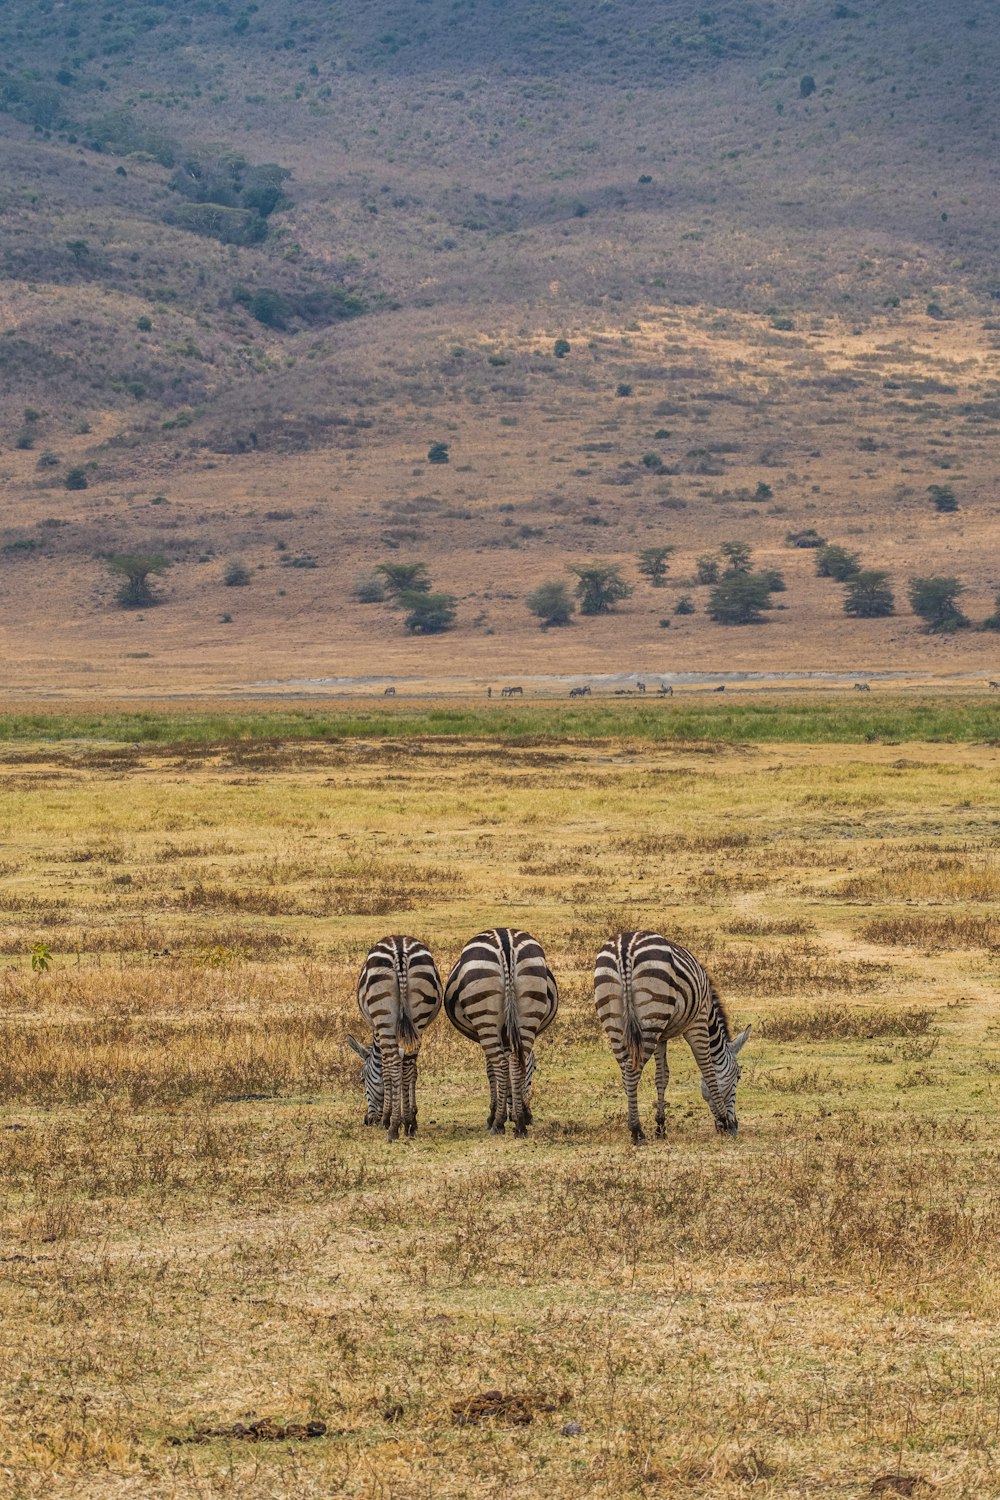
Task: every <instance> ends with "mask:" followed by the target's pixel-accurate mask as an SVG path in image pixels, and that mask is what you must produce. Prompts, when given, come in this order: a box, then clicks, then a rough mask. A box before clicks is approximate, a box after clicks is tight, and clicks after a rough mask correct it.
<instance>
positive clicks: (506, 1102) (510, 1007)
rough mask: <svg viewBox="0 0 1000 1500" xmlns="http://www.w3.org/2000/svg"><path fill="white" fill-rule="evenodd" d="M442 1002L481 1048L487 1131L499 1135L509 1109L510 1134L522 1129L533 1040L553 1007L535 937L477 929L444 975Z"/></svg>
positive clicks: (554, 995)
mask: <svg viewBox="0 0 1000 1500" xmlns="http://www.w3.org/2000/svg"><path fill="white" fill-rule="evenodd" d="M444 1008H445V1012H446V1013H447V1016H448V1019H449V1021H451V1023H452V1025H453V1026H454V1027H455V1028H456V1029H457V1030H458V1031H460V1032H461V1033H462V1035H463V1036H467V1037H468V1038H469V1040H470V1041H473V1042H478V1043H479V1045H480V1047H482V1049H483V1051H484V1052H485V1053H486V1076H487V1078H488V1079H489V1084H490V1113H489V1118H488V1120H487V1121H486V1124H487V1127H488V1129H489V1131H490V1133H491V1134H492V1135H503V1133H504V1128H505V1126H506V1122H507V1118H508V1110H509V1112H510V1118H511V1119H512V1120H513V1122H514V1134H515V1135H527V1133H528V1125H529V1124H530V1123H531V1111H530V1109H528V1108H527V1102H526V1098H525V1095H526V1093H527V1092H528V1090H529V1089H530V1086H531V1080H532V1077H533V1075H534V1045H535V1041H536V1039H537V1038H538V1037H539V1036H540V1035H541V1034H542V1032H543V1031H544V1030H545V1029H546V1027H548V1026H550V1025H551V1024H552V1021H553V1019H554V1017H555V1014H556V1011H557V1010H558V1008H559V991H558V989H557V987H556V982H555V979H554V977H553V975H552V970H551V969H550V968H549V966H548V964H547V963H546V962H545V954H544V952H543V950H542V946H541V944H540V943H539V942H537V941H536V940H535V938H533V937H532V936H531V934H530V933H528V932H521V931H520V930H518V929H517V928H513V927H496V928H493V929H491V930H490V931H489V932H481V933H479V934H478V935H477V936H476V937H474V938H472V939H470V941H469V942H468V943H466V945H465V947H464V948H463V949H462V952H461V953H460V955H459V958H458V962H457V963H456V965H455V967H454V968H453V969H452V971H451V973H450V974H449V976H448V983H447V984H446V985H445V990H444Z"/></svg>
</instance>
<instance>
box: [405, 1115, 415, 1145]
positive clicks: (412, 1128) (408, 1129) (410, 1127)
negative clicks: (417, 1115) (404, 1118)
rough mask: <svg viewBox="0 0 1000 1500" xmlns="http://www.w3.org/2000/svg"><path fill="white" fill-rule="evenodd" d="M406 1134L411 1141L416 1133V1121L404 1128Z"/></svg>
mask: <svg viewBox="0 0 1000 1500" xmlns="http://www.w3.org/2000/svg"><path fill="white" fill-rule="evenodd" d="M406 1133H407V1135H408V1136H409V1137H410V1139H411V1140H412V1138H413V1137H414V1136H415V1135H416V1133H417V1122H416V1120H414V1121H413V1122H412V1123H411V1124H409V1125H407V1127H406Z"/></svg>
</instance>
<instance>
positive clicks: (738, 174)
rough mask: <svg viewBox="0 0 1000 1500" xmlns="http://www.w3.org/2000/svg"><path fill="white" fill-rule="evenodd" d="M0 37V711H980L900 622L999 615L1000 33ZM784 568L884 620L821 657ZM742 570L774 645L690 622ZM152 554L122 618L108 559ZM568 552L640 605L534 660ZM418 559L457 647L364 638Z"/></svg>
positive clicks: (92, 27) (960, 14)
mask: <svg viewBox="0 0 1000 1500" xmlns="http://www.w3.org/2000/svg"><path fill="white" fill-rule="evenodd" d="M0 40H2V41H3V45H4V54H3V55H4V64H3V67H2V68H0V148H2V151H3V160H4V167H5V171H4V176H3V185H2V189H0V209H2V216H3V217H2V226H3V240H2V250H0V449H2V452H0V483H2V486H3V489H2V497H3V513H2V516H0V607H2V615H3V621H2V628H3V631H4V639H3V646H4V648H5V655H6V658H7V661H8V662H9V663H10V664H11V665H10V667H9V673H8V676H7V681H8V684H9V685H11V686H18V685H20V686H23V687H28V686H30V685H35V684H39V683H41V684H43V685H45V686H47V687H51V686H59V685H70V686H74V687H77V688H80V687H88V688H92V689H95V690H97V691H112V690H118V689H121V688H123V687H127V686H128V685H129V684H130V683H132V682H135V683H136V684H137V685H139V686H145V687H149V688H152V689H155V690H159V689H160V688H163V689H166V688H168V687H169V688H171V689H178V688H195V687H202V686H208V687H211V686H218V685H221V684H223V683H225V684H237V685H245V684H247V683H248V682H253V681H257V680H260V679H262V678H276V679H288V678H292V677H298V676H324V675H348V674H351V673H360V674H371V673H388V674H401V675H412V674H417V675H421V676H423V675H429V676H431V677H434V676H439V675H446V674H449V673H454V672H456V671H460V672H467V673H469V674H471V675H472V676H475V677H483V678H486V677H489V676H492V675H493V674H494V673H495V672H497V671H498V670H501V671H507V670H510V671H512V672H513V671H516V672H527V673H531V672H544V671H584V672H594V671H600V670H602V669H605V670H632V669H635V670H641V671H645V672H649V671H656V670H685V669H705V670H718V669H721V668H724V667H726V666H734V667H736V668H747V667H762V668H764V669H767V670H782V669H786V668H788V667H789V666H801V665H806V666H809V667H812V668H822V667H837V668H840V669H842V670H844V671H846V672H848V673H850V672H854V671H858V670H862V669H866V668H867V669H877V668H879V667H901V668H906V669H910V670H914V671H917V672H920V673H923V674H925V675H928V676H935V675H938V674H941V673H945V672H949V671H967V672H973V673H976V674H980V675H982V676H984V677H989V676H992V677H996V676H997V669H996V667H995V662H996V659H997V653H996V649H995V643H996V636H995V634H994V633H992V632H989V633H986V634H982V633H976V632H971V631H962V632H959V633H958V634H956V635H953V636H933V637H929V636H927V635H924V634H922V633H921V631H920V628H919V627H920V622H919V621H918V620H917V619H916V618H915V617H914V616H912V615H911V614H910V612H909V606H908V604H907V601H906V585H907V580H908V579H909V578H910V577H911V576H922V575H925V574H927V573H942V574H946V575H949V576H954V577H956V578H958V579H959V580H960V581H961V583H962V584H963V586H964V587H965V589H966V593H965V594H964V595H963V596H962V599H961V604H962V608H963V609H964V611H965V612H966V614H967V615H968V616H969V617H970V618H971V619H972V620H973V621H974V622H976V621H982V620H983V619H986V618H987V617H990V616H992V615H994V614H995V613H996V610H995V604H994V595H995V592H996V589H997V586H998V584H1000V578H998V576H997V573H996V568H995V563H994V557H995V555H996V527H997V508H996V500H995V495H996V483H997V473H996V463H995V458H994V451H995V444H994V439H995V435H996V432H997V430H998V423H1000V376H998V366H997V359H998V346H997V333H998V329H1000V318H998V317H997V314H998V308H997V304H996V293H997V292H998V291H1000V283H998V282H997V279H996V267H995V257H994V253H993V251H994V243H993V231H992V225H993V222H994V218H995V210H996V189H995V182H994V180H993V174H992V165H991V164H992V161H993V157H994V155H995V141H994V138H993V137H994V134H995V132H994V121H993V117H992V114H991V111H990V109H989V107H988V106H989V101H990V98H991V90H992V88H993V83H994V79H995V76H996V68H997V61H998V58H997V53H998V49H1000V21H998V19H997V16H996V13H995V11H994V10H993V9H991V8H988V7H981V6H975V5H973V4H971V3H969V4H960V5H959V6H958V7H957V9H955V8H952V9H951V10H950V11H949V12H948V14H947V16H943V15H942V14H941V13H940V11H939V8H938V7H935V6H932V5H931V4H929V3H919V4H916V5H911V6H907V7H905V8H900V7H897V6H894V5H890V4H877V5H874V6H865V7H853V6H849V5H839V6H831V5H827V4H825V3H824V4H819V3H818V0H802V3H787V4H760V5H743V4H735V3H725V4H722V5H719V6H717V7H715V8H714V9H712V10H711V11H705V10H703V11H696V10H695V9H694V8H693V7H691V6H688V5H685V4H681V3H679V0H672V3H668V4H665V5H664V4H662V3H658V4H653V3H652V0H628V3H626V0H619V3H603V4H597V3H594V4H583V5H579V6H574V7H573V8H572V9H565V10H560V9H559V8H558V7H556V8H554V7H552V6H550V5H548V4H541V3H529V0H518V3H516V4H512V5H505V6H504V7H503V9H502V12H501V11H499V10H498V9H497V8H496V7H495V6H494V5H487V4H479V5H476V4H459V5H452V4H445V3H444V0H429V3H421V4H417V3H409V0H407V3H400V4H397V5H390V4H380V5H362V4H360V0H355V3H352V4H346V5H342V6H338V7H337V10H336V14H335V15H334V14H331V13H330V11H329V9H328V7H325V6H320V5H313V4H304V3H303V4H292V5H288V4H281V5H279V4H277V3H276V0H264V3H261V4H259V5H249V6H246V7H240V6H237V5H235V4H232V5H230V4H228V3H222V4H219V5H216V6H211V7H209V6H207V5H205V6H196V7H192V8H189V9H180V10H178V9H176V8H168V7H165V6H163V7H161V6H154V5H150V6H147V7H145V8H144V9H142V10H141V11H136V10H135V9H134V8H133V7H125V6H123V5H115V4H108V5H102V6H100V7H98V6H97V5H94V4H86V3H82V0H81V3H77V4H75V5H74V6H73V7H72V8H71V9H66V8H60V7H41V8H35V7H28V6H27V5H24V4H19V3H15V4H12V5H9V6H8V7H7V8H6V9H5V11H4V15H3V18H2V21H0ZM995 324H996V326H995ZM558 339H562V340H565V342H566V343H567V344H568V345H569V351H568V353H565V354H564V355H563V356H562V357H557V355H556V353H555V346H556V340H558ZM626 390H627V391H629V392H630V394H617V393H618V392H625V391H626ZM434 442H446V443H448V444H449V447H450V462H449V463H448V464H446V465H445V464H440V465H430V464H428V463H427V454H428V451H429V448H430V445H431V444H432V443H434ZM73 468H82V469H83V471H84V473H83V477H84V478H85V479H86V481H87V488H86V489H79V490H73V489H67V488H66V487H65V485H66V478H67V475H68V474H69V473H70V471H71V470H72V469H73ZM933 485H938V486H941V485H946V486H950V488H951V489H952V491H953V493H954V496H955V500H956V503H957V505H958V509H957V510H956V511H954V512H951V513H939V512H938V511H936V510H935V509H934V507H933V505H932V503H931V500H930V498H929V490H930V487H931V486H933ZM761 486H765V487H766V489H761V488H760V487H761ZM809 529H813V530H815V531H818V532H819V533H820V534H822V535H823V536H825V537H827V539H828V540H829V541H831V542H836V543H838V544H839V545H843V546H846V547H847V548H848V549H849V550H851V551H853V552H856V553H857V554H858V555H859V558H860V561H861V564H862V566H867V567H880V568H886V569H888V570H889V572H890V573H891V582H892V585H893V587H894V589H895V593H896V603H897V614H896V615H895V616H893V617H890V618H887V619H872V620H851V619H848V618H847V617H845V615H844V614H843V612H842V589H841V586H840V585H839V584H837V583H835V582H833V581H831V580H829V579H816V578H815V577H814V566H813V565H814V554H813V553H812V552H810V551H809V550H806V549H802V550H800V549H798V548H792V547H790V546H789V545H788V543H787V540H786V539H787V537H788V536H789V535H790V534H796V533H800V532H802V531H805V530H809ZM728 539H736V540H746V541H749V542H752V543H753V545H754V546H755V548H756V555H755V562H756V564H757V565H758V566H761V567H766V568H771V569H773V568H780V569H781V571H782V572H783V573H784V574H785V576H786V582H787V590H786V592H784V593H782V594H780V595H775V596H774V603H775V604H776V605H777V606H778V608H777V609H775V610H773V611H772V612H770V614H769V615H768V616H767V619H768V624H767V625H766V626H759V627H749V626H748V627H728V628H727V627H723V626H719V625H716V624H715V623H713V622H712V621H711V620H710V619H709V618H708V617H707V615H706V614H705V606H706V603H707V589H706V588H705V587H704V586H700V587H693V586H692V585H691V579H692V577H693V569H694V563H695V559H696V558H697V557H699V556H701V555H702V554H704V553H705V552H707V551H712V550H714V549H715V548H717V546H718V544H719V543H720V542H721V541H724V540H728ZM654 545H670V546H673V547H674V548H675V549H676V550H675V552H674V553H673V554H672V556H671V560H670V570H669V575H668V580H667V585H666V587H665V588H663V589H655V590H654V589H652V588H650V587H649V586H648V584H646V583H644V582H640V581H639V578H638V575H637V572H636V554H637V552H638V551H639V550H640V548H641V547H644V546H654ZM142 551H152V552H156V553H161V554H163V555H164V557H165V558H166V559H167V561H168V562H169V563H170V564H172V566H171V567H170V570H169V572H168V573H166V574H165V575H164V576H163V578H162V579H161V582H160V584H159V588H160V592H161V595H162V601H163V602H162V603H161V605H160V607H159V608H157V609H156V610H155V611H152V610H151V611H149V612H148V613H147V614H146V617H145V619H143V620H140V619H138V618H137V616H136V615H135V614H134V613H123V612H121V611H118V610H117V608H116V607H115V605H114V602H113V593H114V587H115V583H114V580H113V579H112V578H111V576H110V574H109V572H108V568H107V558H108V557H109V556H110V555H112V554H115V553H119V552H127V553H136V552H142ZM593 558H608V559H610V560H612V561H616V562H618V563H619V564H620V565H621V567H622V570H623V573H624V574H625V576H626V577H627V578H628V579H629V581H631V582H633V583H635V584H636V585H637V586H636V588H635V592H634V594H633V596H632V598H631V599H630V600H628V601H626V602H625V603H624V604H623V605H621V606H620V607H619V610H618V612H617V614H616V615H615V616H613V617H598V618H595V619H587V620H585V619H580V618H579V617H578V618H577V621H576V623H575V624H574V625H573V626H572V628H571V629H567V630H564V631H549V632H544V633H543V632H541V631H540V630H539V629H538V626H537V623H536V622H535V620H534V619H533V618H532V617H531V616H530V615H529V614H528V612H527V610H526V609H525V606H524V596H525V594H526V593H527V592H529V591H530V590H531V589H532V588H533V587H535V586H536V585H537V584H539V583H540V582H542V581H544V580H546V579H548V578H553V577H563V578H565V577H567V576H568V575H567V574H566V571H565V570H566V568H567V566H571V565H575V564H579V563H584V562H586V561H588V559H593ZM400 559H414V560H424V561H426V562H428V563H429V564H430V566H431V573H432V578H433V582H434V586H435V587H436V588H438V589H445V590H447V591H449V592H452V593H454V594H455V595H456V596H457V600H458V622H457V628H456V630H455V631H454V632H452V633H449V634H448V635H446V636H444V637H442V638H440V639H433V640H432V639H424V638H412V637H409V636H407V634H406V632H405V630H404V628H403V624H402V619H401V617H400V615H398V614H397V613H394V612H393V611H391V610H389V609H387V608H385V607H384V606H380V605H363V604H360V603H357V602H355V601H354V600H353V598H352V589H353V587H354V585H355V584H356V582H357V579H358V577H359V575H363V574H367V573H368V572H370V571H371V569H372V568H373V567H375V566H377V565H378V564H379V563H380V562H383V561H386V560H388V561H393V560H400ZM234 561H238V562H241V563H242V564H243V565H244V566H245V568H246V569H247V570H248V571H249V574H250V579H251V582H250V584H249V585H248V586H244V587H241V588H226V587H225V585H224V583H223V577H224V575H225V573H226V570H227V568H228V567H229V565H230V564H231V563H232V562H234ZM684 594H689V595H690V596H691V598H692V602H693V604H694V609H695V612H694V613H693V614H688V615H685V614H681V615H675V614H674V609H675V606H676V604H677V602H678V600H679V599H680V598H681V596H682V595H684ZM223 616H229V617H231V618H229V619H223V618H222V617H223ZM663 621H667V622H668V623H669V635H667V633H666V629H665V627H664V625H663V624H662V623H661V622H663ZM147 652H148V655H146V654H142V655H140V654H139V653H147ZM144 664H145V665H144Z"/></svg>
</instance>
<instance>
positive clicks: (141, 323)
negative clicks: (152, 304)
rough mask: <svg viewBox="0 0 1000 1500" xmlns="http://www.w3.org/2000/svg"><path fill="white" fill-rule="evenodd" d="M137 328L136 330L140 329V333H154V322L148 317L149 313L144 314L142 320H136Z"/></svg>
mask: <svg viewBox="0 0 1000 1500" xmlns="http://www.w3.org/2000/svg"><path fill="white" fill-rule="evenodd" d="M135 326H136V328H138V330H139V332H140V333H152V331H153V320H152V318H151V317H149V316H148V314H147V313H143V315H142V317H141V318H136V320H135Z"/></svg>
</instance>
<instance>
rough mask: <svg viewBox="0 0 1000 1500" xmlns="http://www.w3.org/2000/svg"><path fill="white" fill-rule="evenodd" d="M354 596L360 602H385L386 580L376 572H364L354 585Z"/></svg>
mask: <svg viewBox="0 0 1000 1500" xmlns="http://www.w3.org/2000/svg"><path fill="white" fill-rule="evenodd" d="M353 593H354V598H355V600H356V601H357V603H358V604H384V603H385V596H386V582H385V579H384V578H376V576H375V574H374V573H365V574H363V575H362V576H361V577H360V578H359V579H358V580H357V582H356V583H355V585H354V590H353Z"/></svg>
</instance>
